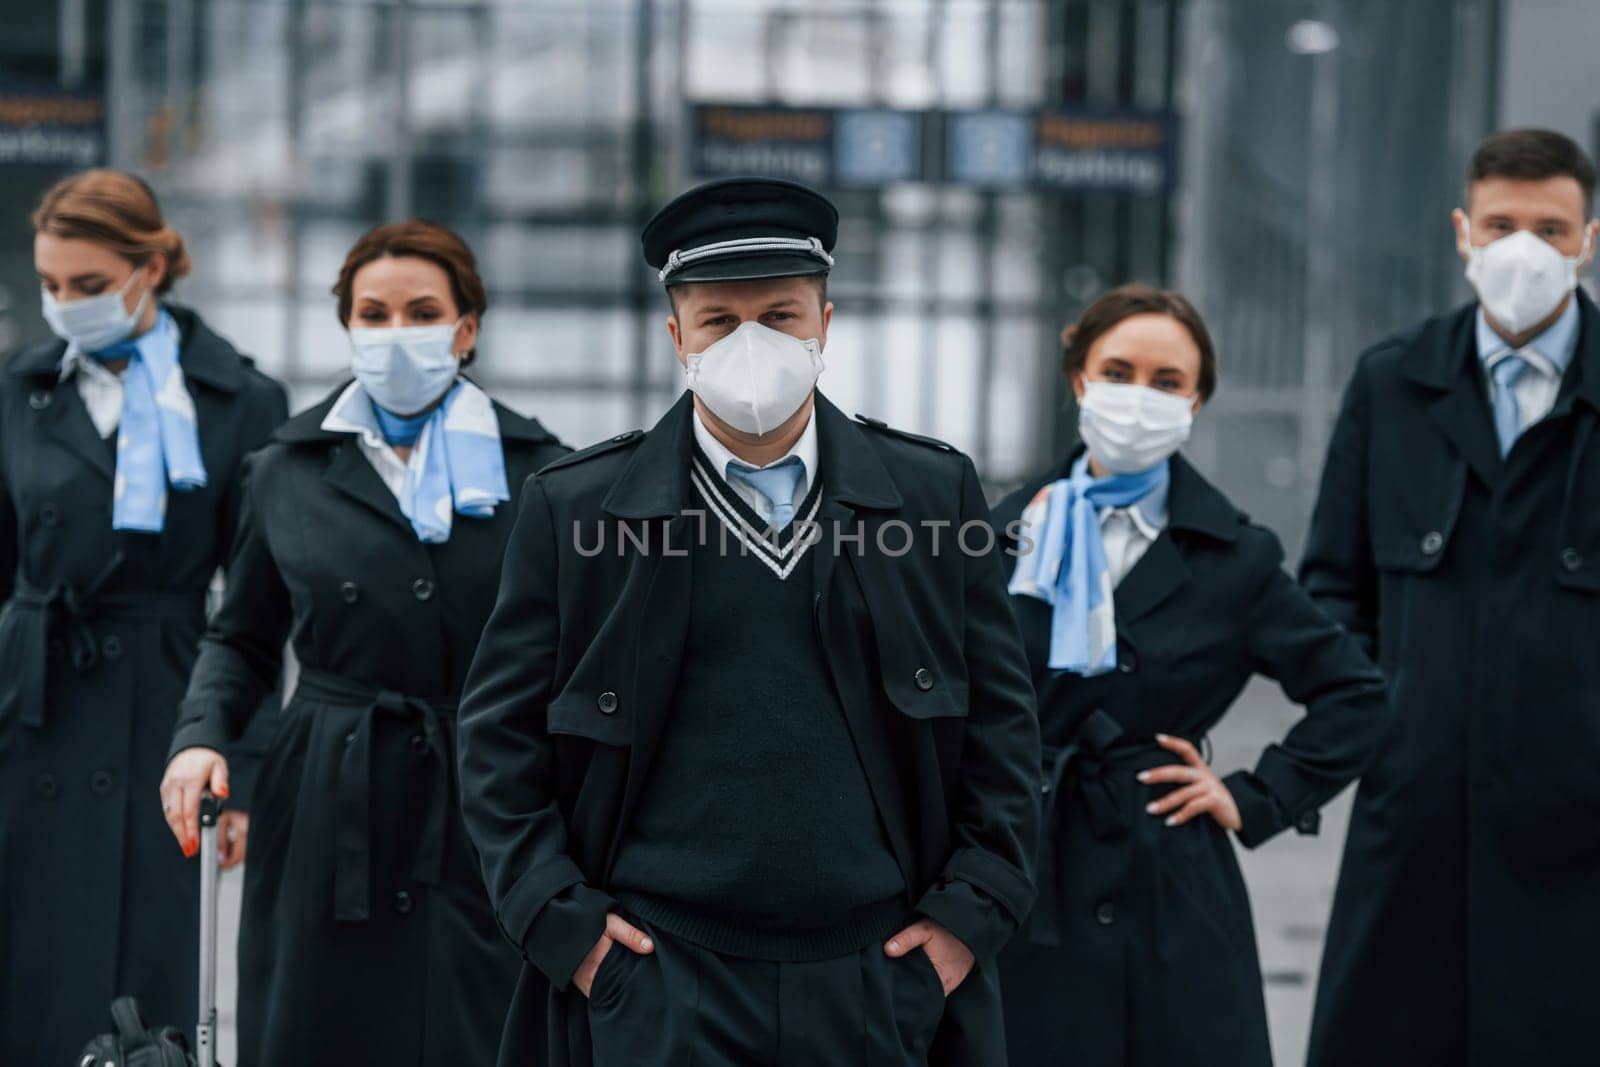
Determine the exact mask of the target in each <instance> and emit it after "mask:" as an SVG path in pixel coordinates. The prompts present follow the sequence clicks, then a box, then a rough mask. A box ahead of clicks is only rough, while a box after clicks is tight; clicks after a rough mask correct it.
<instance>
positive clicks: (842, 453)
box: [813, 393, 916, 879]
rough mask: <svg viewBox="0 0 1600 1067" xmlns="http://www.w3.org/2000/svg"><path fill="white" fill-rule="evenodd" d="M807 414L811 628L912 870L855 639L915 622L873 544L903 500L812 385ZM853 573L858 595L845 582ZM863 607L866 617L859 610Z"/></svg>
mask: <svg viewBox="0 0 1600 1067" xmlns="http://www.w3.org/2000/svg"><path fill="white" fill-rule="evenodd" d="M814 417H815V418H816V419H817V447H818V460H819V466H820V467H821V469H822V483H823V484H822V503H821V506H820V507H819V508H818V511H817V521H818V523H819V525H820V527H821V531H822V538H823V540H822V543H820V544H819V545H817V546H816V548H815V549H814V550H813V551H814V553H815V555H814V557H813V558H814V560H815V563H814V566H815V567H816V571H815V577H814V581H815V597H814V600H813V604H814V606H815V612H814V614H815V621H816V626H817V636H818V640H819V641H821V642H822V647H823V650H824V653H825V658H826V660H827V662H828V664H829V667H830V670H831V672H832V674H833V682H834V688H835V690H836V692H837V693H838V696H839V703H840V706H841V707H842V708H843V709H844V716H845V725H846V727H847V728H848V729H849V731H850V736H851V740H852V741H853V742H854V744H855V750H856V756H857V758H858V759H860V761H861V767H862V771H863V773H864V774H865V775H866V778H867V785H868V788H869V789H870V790H871V792H872V798H873V802H874V804H875V805H876V806H877V808H878V814H879V818H880V820H881V822H882V824H883V827H884V829H885V833H886V834H887V836H888V838H889V847H890V849H891V850H892V851H893V852H894V854H895V858H896V860H897V861H898V862H899V864H900V867H901V870H902V871H903V872H904V873H905V875H906V877H907V878H908V879H915V877H916V864H915V860H914V857H915V855H916V853H915V850H914V849H913V848H912V842H911V840H910V838H909V836H908V827H907V825H906V820H905V816H904V813H903V811H902V810H901V808H902V801H901V799H900V798H901V797H903V796H904V795H905V792H904V786H903V783H902V781H901V776H900V768H899V766H898V764H897V763H896V762H895V760H894V758H893V753H894V752H895V751H896V746H895V744H894V743H893V739H892V738H891V737H890V736H889V732H888V724H887V723H886V722H885V721H884V719H883V717H882V716H881V715H878V714H877V713H876V712H877V702H876V701H874V700H871V699H869V697H868V694H871V693H873V692H874V691H876V689H877V688H878V686H877V684H876V682H875V680H874V679H873V678H872V677H871V676H870V674H869V672H868V664H867V661H866V659H865V658H864V657H863V656H862V652H861V644H862V643H861V641H860V639H859V635H861V634H862V633H864V632H867V631H870V632H871V633H872V634H873V638H874V641H875V645H876V647H877V648H878V649H879V650H880V656H881V654H882V651H881V650H882V649H884V648H887V647H890V644H891V643H892V642H896V641H903V640H904V634H903V632H901V631H902V630H903V628H904V627H907V626H914V625H915V621H914V619H912V618H911V617H910V613H908V612H905V611H901V610H899V606H900V605H902V604H903V603H904V596H903V594H902V592H901V590H900V589H899V588H898V585H897V584H896V579H895V576H894V575H892V574H890V573H889V572H888V570H887V569H886V568H885V566H884V564H883V558H882V556H883V554H882V553H880V552H877V551H875V550H874V548H873V546H875V545H876V537H877V531H878V528H879V526H880V525H881V524H882V522H883V521H884V520H885V518H892V517H893V516H894V514H895V513H896V512H897V511H898V510H899V508H900V506H901V504H902V503H903V501H902V499H901V496H900V493H899V491H898V490H897V489H896V488H895V485H894V481H893V479H892V478H891V477H890V476H889V472H888V470H887V469H886V468H885V467H884V465H883V461H882V460H881V459H879V458H878V452H877V450H876V449H875V448H873V447H872V444H871V442H869V441H867V440H866V438H865V436H864V435H863V433H862V431H861V429H860V428H859V427H857V426H856V425H855V424H854V423H852V422H851V421H850V420H849V419H848V418H846V417H845V415H844V413H843V412H842V411H840V410H839V409H838V408H837V407H835V406H834V405H833V404H832V403H830V402H829V401H828V400H827V398H825V397H824V396H822V394H820V393H818V394H817V398H816V415H815V416H814ZM858 523H859V524H860V531H859V532H860V533H861V534H862V541H861V548H860V549H859V550H858V549H857V548H855V547H853V545H854V543H853V542H845V543H844V547H843V548H842V549H841V552H842V553H843V555H844V556H845V558H846V559H847V560H848V564H847V565H846V566H845V567H843V568H841V567H839V566H838V553H835V552H834V550H833V537H834V531H835V530H842V531H844V532H845V533H846V534H848V535H851V536H854V534H855V533H856V532H857V524H858ZM852 579H854V582H855V585H856V588H857V589H859V595H857V594H856V591H855V590H854V589H851V588H850V584H849V583H850V582H851V580H852ZM863 608H864V609H865V617H862V615H861V614H860V613H861V610H862V609H863Z"/></svg>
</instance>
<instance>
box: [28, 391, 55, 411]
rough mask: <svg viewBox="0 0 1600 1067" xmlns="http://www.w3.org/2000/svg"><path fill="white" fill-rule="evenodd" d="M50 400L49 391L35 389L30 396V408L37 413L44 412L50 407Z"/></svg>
mask: <svg viewBox="0 0 1600 1067" xmlns="http://www.w3.org/2000/svg"><path fill="white" fill-rule="evenodd" d="M50 400H51V395H50V390H48V389H35V390H34V391H33V392H31V393H29V394H28V406H29V407H30V408H32V409H33V410H35V411H43V410H44V409H45V408H47V407H49V406H50Z"/></svg>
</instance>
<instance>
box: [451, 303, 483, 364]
mask: <svg viewBox="0 0 1600 1067" xmlns="http://www.w3.org/2000/svg"><path fill="white" fill-rule="evenodd" d="M477 343H478V313H477V312H476V311H473V312H469V313H468V314H466V315H464V316H462V318H461V321H460V322H459V323H458V324H457V325H456V339H455V343H454V344H453V345H451V346H450V351H451V352H452V353H454V354H455V357H456V359H458V360H461V361H465V360H466V358H467V353H469V352H471V351H472V348H473V346H474V345H476V344H477Z"/></svg>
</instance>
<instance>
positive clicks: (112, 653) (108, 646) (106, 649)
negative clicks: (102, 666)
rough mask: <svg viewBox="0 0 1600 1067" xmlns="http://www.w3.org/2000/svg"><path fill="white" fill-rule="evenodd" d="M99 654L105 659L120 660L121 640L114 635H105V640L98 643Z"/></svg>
mask: <svg viewBox="0 0 1600 1067" xmlns="http://www.w3.org/2000/svg"><path fill="white" fill-rule="evenodd" d="M100 652H101V654H103V655H104V656H105V657H106V659H121V658H122V638H120V637H118V636H117V635H116V634H107V635H106V639H105V640H104V641H102V642H101V643H100Z"/></svg>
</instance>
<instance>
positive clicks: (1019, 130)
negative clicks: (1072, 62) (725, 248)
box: [689, 104, 1177, 196]
mask: <svg viewBox="0 0 1600 1067" xmlns="http://www.w3.org/2000/svg"><path fill="white" fill-rule="evenodd" d="M690 127H691V130H692V131H693V141H692V143H691V145H690V153H689V154H690V159H691V161H692V165H693V170H694V174H695V175H696V176H697V177H701V178H718V177H730V176H735V175H742V174H765V175H770V176H773V177H779V178H791V179H794V180H795V181H801V182H805V183H806V184H808V185H836V186H846V187H848V186H858V187H868V188H873V187H877V186H882V185H891V184H894V183H897V182H946V183H949V184H953V185H974V186H981V187H983V188H988V189H1017V190H1032V191H1035V192H1043V193H1049V192H1055V193H1076V192H1103V193H1116V194H1121V195H1132V196H1156V195H1164V194H1166V193H1170V192H1171V191H1172V189H1173V187H1174V186H1175V185H1176V160H1177V150H1176V147H1175V142H1176V140H1177V120H1176V118H1175V117H1174V116H1172V115H1171V114H1169V113H1167V112H1158V111H1132V110H1127V111H1091V110H1087V109H1071V108H1042V109H1038V110H987V111H953V112H939V111H932V112H924V111H897V110H891V109H888V108H842V109H834V108H790V107H751V106H747V105H733V104H727V105H724V104H697V105H695V107H694V111H693V117H692V121H691V124H690ZM941 134H942V136H943V141H942V145H941V144H940V142H939V141H938V138H939V137H940V135H941ZM930 138H932V139H934V144H935V147H934V149H933V150H932V151H929V150H928V147H927V145H926V144H925V142H927V141H928V140H929V139H930Z"/></svg>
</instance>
